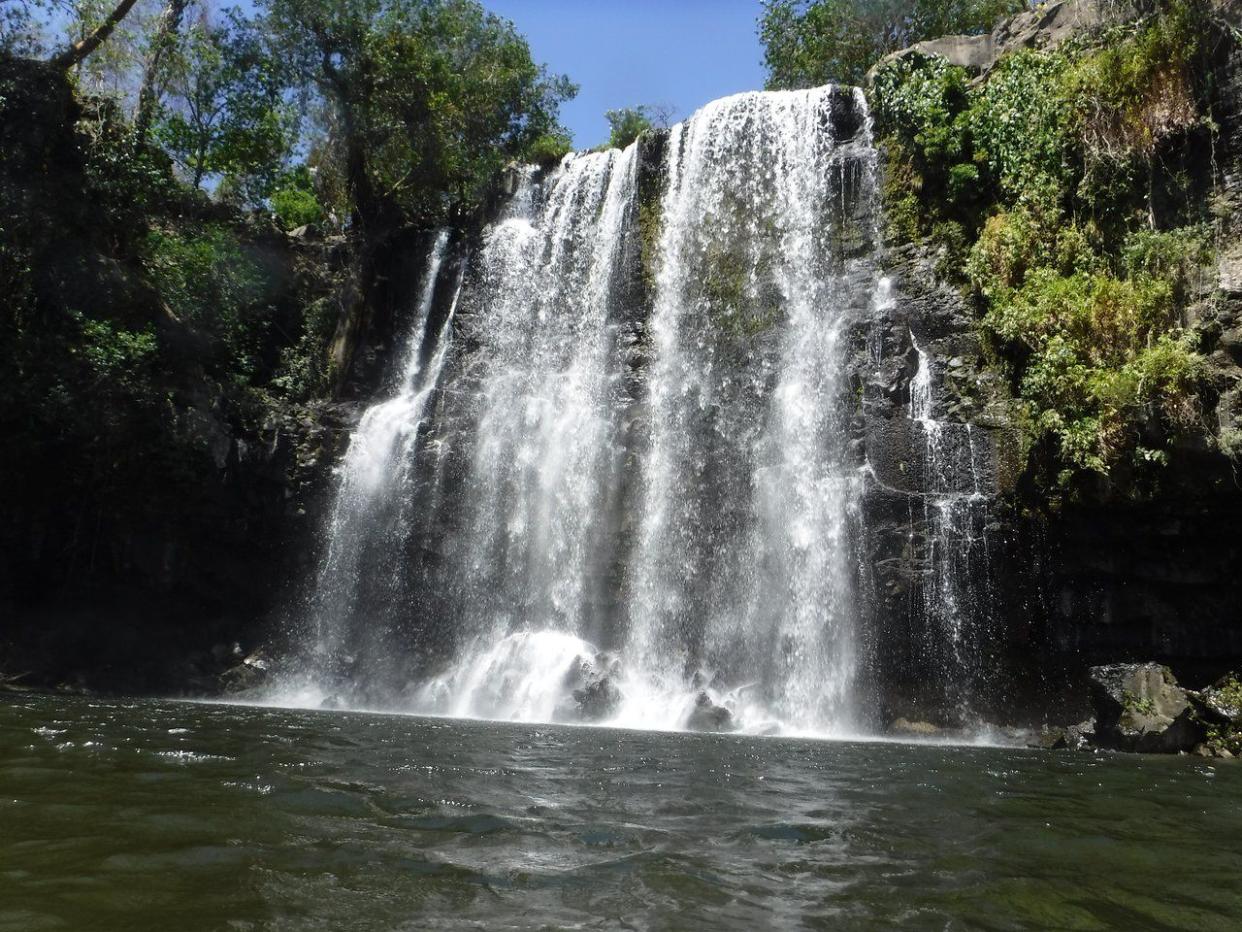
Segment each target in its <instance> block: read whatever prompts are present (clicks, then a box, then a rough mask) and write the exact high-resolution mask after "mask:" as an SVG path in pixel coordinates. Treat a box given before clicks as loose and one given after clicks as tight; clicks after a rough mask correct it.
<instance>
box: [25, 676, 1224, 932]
mask: <svg viewBox="0 0 1242 932" xmlns="http://www.w3.org/2000/svg"><path fill="white" fill-rule="evenodd" d="M1240 878H1242V766H1238V765H1236V764H1234V763H1232V762H1210V761H1202V760H1199V759H1196V758H1159V757H1137V756H1120V755H1088V754H1081V755H1080V754H1071V753H1049V752H1041V751H1033V750H1021V749H1010V748H946V747H929V746H912V745H904V744H879V743H874V744H867V743H846V742H815V741H796V740H785V739H772V738H747V737H737V736H723V735H688V734H667V733H652V732H631V731H620V730H608V729H590V728H573V727H562V726H544V725H538V726H535V725H514V724H499V723H487V722H477V721H453V720H442V719H441V720H437V719H419V718H409V717H401V716H385V715H367V714H357V713H342V712H311V711H297V710H287V709H268V708H250V707H237V706H213V705H196V704H188V703H172V702H155V701H132V702H124V701H101V700H94V699H90V700H88V699H79V698H62V697H32V696H14V697H6V698H0V930H14V932H17V930H20V932H27V930H37V929H74V930H111V929H126V930H145V929H151V930H168V929H177V930H191V929H299V930H301V929H349V930H369V929H377V930H378V929H410V930H421V929H472V928H479V929H489V930H492V929H678V930H681V929H687V930H698V929H703V930H727V929H748V930H749V929H766V928H805V929H842V928H891V927H903V928H914V929H923V928H928V929H945V928H949V929H1022V928H1058V929H1111V928H1117V929H1139V928H1142V929H1191V928H1193V929H1233V928H1237V927H1238V924H1239V922H1242V879H1240Z"/></svg>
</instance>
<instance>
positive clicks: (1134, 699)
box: [1121, 689, 1156, 718]
mask: <svg viewBox="0 0 1242 932" xmlns="http://www.w3.org/2000/svg"><path fill="white" fill-rule="evenodd" d="M1121 705H1122V707H1123V708H1124V709H1125V711H1126V712H1128V713H1129V714H1130V715H1142V716H1145V717H1148V718H1150V717H1151V716H1153V715H1155V714H1156V703H1155V702H1154V701H1153V700H1152V698H1151V697H1150V696H1142V697H1140V696H1136V695H1134V693H1132V692H1130V691H1129V690H1128V689H1126V690H1123V691H1122V693H1121Z"/></svg>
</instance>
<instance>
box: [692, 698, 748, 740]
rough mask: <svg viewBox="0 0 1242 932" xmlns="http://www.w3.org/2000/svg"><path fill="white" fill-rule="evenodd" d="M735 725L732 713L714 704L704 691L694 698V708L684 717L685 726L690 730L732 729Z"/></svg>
mask: <svg viewBox="0 0 1242 932" xmlns="http://www.w3.org/2000/svg"><path fill="white" fill-rule="evenodd" d="M735 727H736V726H735V725H734V724H733V713H732V712H730V711H729V710H728V709H726V708H725V707H724V706H721V705H716V703H715V702H713V701H712V697H711V696H709V695H708V694H707V693H705V692H701V693H699V696H698V698H697V699H695V700H694V710H693V711H692V712H691V713H690V715H689V717H688V718H687V719H686V728H687V729H689V730H690V731H732V730H733V729H734V728H735Z"/></svg>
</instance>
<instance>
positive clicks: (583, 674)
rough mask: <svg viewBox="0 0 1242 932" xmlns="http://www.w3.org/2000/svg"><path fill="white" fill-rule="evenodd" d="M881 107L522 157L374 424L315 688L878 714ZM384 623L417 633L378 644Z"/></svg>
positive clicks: (425, 704)
mask: <svg viewBox="0 0 1242 932" xmlns="http://www.w3.org/2000/svg"><path fill="white" fill-rule="evenodd" d="M868 126H869V124H868V121H867V118H866V105H865V101H864V100H863V98H862V95H861V93H860V92H854V91H842V90H837V89H832V88H822V89H818V90H811V91H799V92H780V93H752V94H742V95H738V96H736V97H730V98H726V99H724V100H720V101H716V102H714V103H712V104H710V105H708V106H707V107H706V108H704V109H703V110H702V111H700V112H699V113H698V114H696V115H695V116H694V117H693V118H692V119H690V120H688V121H687V122H685V123H684V124H679V125H678V126H675V127H673V129H672V130H671V132H670V134H669V136H668V138H667V140H666V141H665V142H664V145H663V147H662V151H663V156H662V164H657V165H655V166H654V167H655V168H658V170H659V172H658V173H659V175H660V177H661V179H662V183H661V184H659V185H657V187H656V189H655V190H650V189H649V187H650V186H647V187H644V182H643V180H642V177H641V176H643V171H644V163H642V161H641V160H642V158H643V154H642V153H640V146H639V145H637V144H636V145H634V146H631V147H630V148H628V149H626V150H625V151H616V150H613V151H609V152H603V153H593V154H586V155H571V156H569V157H568V158H567V159H565V160H564V161H563V162H562V163H561V165H559V166H558V167H557V168H556V169H554V170H552V171H551V172H549V173H546V175H545V174H544V173H541V172H538V171H536V170H534V169H527V170H524V171H523V172H521V173H519V175H518V177H517V179H516V190H515V191H514V193H513V194H512V196H511V197H510V198H509V200H508V203H507V206H506V208H505V209H504V212H503V213H502V215H501V216H500V218H499V219H498V220H497V221H496V222H495V223H494V224H493V225H492V226H491V227H490V228H489V229H488V230H487V231H486V233H485V236H484V240H483V244H482V249H481V250H480V251H479V252H478V254H477V255H476V256H475V257H474V259H473V260H472V262H471V263H470V268H469V271H468V272H467V273H466V275H465V283H464V286H462V290H461V295H460V308H459V310H458V312H457V314H456V317H455V319H453V318H450V319H449V320H448V322H446V323H445V324H444V326H443V327H442V329H441V332H440V334H439V335H438V337H437V338H436V340H435V347H436V349H435V358H436V359H437V360H438V363H434V364H432V365H430V366H428V367H427V370H426V371H424V370H423V369H422V368H420V367H419V366H420V364H419V363H418V362H417V360H418V359H421V358H423V357H422V356H417V355H416V356H415V357H412V360H413V361H411V362H409V364H408V366H407V370H408V371H407V373H406V375H405V377H404V378H403V382H402V384H403V386H404V387H403V389H402V390H401V391H400V392H399V393H398V395H397V396H395V397H394V398H392V399H389V400H388V401H385V402H382V403H380V404H378V405H376V406H375V407H373V408H372V409H370V410H369V411H368V412H367V414H366V416H365V417H364V418H363V421H362V423H361V425H360V426H359V428H358V431H357V432H356V434H355V436H354V438H353V440H352V441H351V444H350V448H349V453H348V454H347V456H346V459H345V464H344V466H343V467H342V472H341V479H340V489H339V492H338V495H337V502H336V508H335V510H334V513H333V519H332V524H331V526H330V528H329V529H328V534H329V548H328V556H327V558H326V559H325V562H324V568H323V570H322V571H321V573H320V576H319V580H318V589H317V595H316V597H315V610H314V612H313V617H314V618H315V619H316V620H317V634H316V650H315V652H314V656H315V657H318V658H321V659H320V660H319V661H318V666H315V665H314V664H312V665H311V667H310V673H309V675H306V674H304V675H303V679H302V683H303V685H304V686H305V684H307V683H309V684H311V686H310V689H308V690H305V691H304V693H303V697H304V699H305V698H306V697H308V696H312V695H313V693H314V690H318V691H319V694H320V695H323V694H326V693H327V692H329V691H331V692H334V693H336V694H337V695H338V696H340V698H341V699H342V701H344V702H346V703H355V704H359V703H361V704H368V705H372V706H376V705H382V706H387V707H395V708H402V709H407V710H411V711H420V712H428V713H441V714H451V715H461V716H480V717H497V718H517V719H523V720H548V719H570V720H591V721H604V722H611V723H617V724H623V725H631V726H638V727H655V728H678V727H684V726H687V725H690V726H694V727H713V728H723V727H732V726H736V727H742V728H746V729H751V730H772V729H779V730H782V731H786V732H799V733H828V732H840V731H843V730H849V729H851V728H852V727H853V726H854V719H853V710H852V708H851V699H852V696H853V691H854V690H853V685H854V678H855V668H856V666H857V660H856V654H857V650H856V643H855V640H856V632H855V630H854V629H855V617H856V611H855V603H856V601H857V600H856V597H855V593H854V577H855V574H856V566H857V562H856V558H855V555H854V552H853V543H852V539H851V537H852V534H851V527H852V525H853V523H854V521H855V517H856V504H857V498H858V494H859V492H860V489H861V476H862V473H861V471H860V469H859V465H860V464H859V463H858V462H857V461H856V456H855V454H854V453H851V451H850V444H849V422H850V418H851V416H852V412H853V408H854V406H855V403H856V402H855V398H854V389H853V388H852V386H851V385H850V384H849V380H848V378H847V366H846V361H847V356H848V352H849V347H848V343H849V340H850V333H851V331H850V327H851V326H852V325H854V324H855V323H857V321H856V319H855V317H856V316H857V314H858V313H859V311H860V309H861V310H862V311H865V310H866V309H867V308H869V307H870V306H871V303H872V292H873V291H874V290H875V288H876V284H877V280H878V276H877V273H876V269H875V267H874V228H875V223H874V213H875V203H874V199H875V187H876V186H875V153H874V150H873V148H872V146H871V141H870V137H869V128H868ZM648 158H650V156H648ZM444 249H445V243H444V240H443V239H441V240H439V241H438V243H437V247H436V248H435V249H433V251H432V258H431V260H430V265H429V268H428V270H427V275H426V277H425V284H424V295H423V297H422V299H421V300H420V303H419V308H418V309H417V314H416V318H417V322H416V329H418V328H423V329H425V328H426V327H427V323H426V322H427V319H428V312H427V309H428V308H429V307H430V306H431V303H432V300H433V297H434V295H433V292H434V289H435V288H436V287H437V286H436V280H437V277H440V278H442V277H443V276H438V275H437V273H438V271H439V268H438V267H439V264H440V263H441V262H443V254H444ZM636 283H639V284H636ZM454 304H456V299H454ZM431 336H432V335H429V338H430V337H431ZM450 337H451V346H450ZM418 342H420V341H419V340H413V341H412V343H418ZM410 367H413V368H410ZM441 369H442V370H443V371H442V372H441ZM433 398H434V401H430V400H431V399H433ZM395 499H401V500H402V501H395ZM410 502H412V504H410ZM394 514H395V515H396V516H397V517H393V515H394ZM376 551H384V553H383V554H382V555H381V559H380V561H379V563H378V565H371V564H369V563H368V562H367V559H368V557H367V555H368V554H369V553H375V552H376ZM394 574H395V576H396V577H399V579H400V584H399V585H398V584H396V582H394V580H393V579H391V578H390V577H391V576H393V575H394ZM377 578H378V579H379V582H378V583H377V582H376V579H377ZM361 579H370V580H371V582H369V583H367V584H366V585H365V586H362V584H361V583H360V582H359V580H361ZM396 616H404V618H405V620H404V621H403V622H402V623H400V624H395V623H394V622H393V618H395V617H396ZM368 617H369V618H371V619H372V622H371V623H372V624H375V625H377V626H378V628H379V629H380V630H381V631H383V632H389V631H392V630H401V631H404V632H412V633H410V635H409V637H408V639H407V641H406V642H405V643H404V644H400V645H397V644H394V643H392V639H391V638H387V637H386V636H385V637H383V638H381V639H380V642H379V643H382V644H383V645H384V653H385V656H384V657H382V658H381V657H379V656H377V655H376V654H377V652H375V651H372V652H371V653H372V657H371V658H370V659H367V658H366V657H364V656H363V655H362V654H361V653H360V651H359V648H358V645H359V644H361V643H365V642H366V640H367V638H368V637H370V636H371V635H370V634H369V633H368V631H367V630H366V626H367V624H368V621H367V619H368ZM398 648H399V649H398ZM343 657H344V659H342V658H343ZM394 657H398V658H399V662H394V661H393V658H394ZM324 658H326V660H327V661H328V662H324ZM360 658H361V659H360ZM329 668H332V669H335V670H343V671H345V672H344V673H343V674H342V676H343V682H344V685H341V682H342V681H341V680H339V679H338V681H337V682H336V683H330V682H328V681H327V679H326V677H325V673H326V671H327V670H328V669H329Z"/></svg>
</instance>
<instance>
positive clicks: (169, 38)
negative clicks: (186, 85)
mask: <svg viewBox="0 0 1242 932" xmlns="http://www.w3.org/2000/svg"><path fill="white" fill-rule="evenodd" d="M188 3H189V0H168V4H167V6H165V7H164V12H163V13H161V14H160V21H159V25H158V26H157V27H156V30H155V38H154V39H153V40H152V42H151V53H150V54H149V55H148V56H147V63H146V67H145V68H143V71H142V85H141V86H140V87H139V89H138V112H137V114H135V116H134V132H135V133H136V134H137V136H138V138H139V139H140V140H142V139H146V138H147V130H148V129H149V128H150V126H151V119H152V118H153V117H154V116H155V105H156V104H157V103H158V102H159V97H160V93H159V90H158V89H157V84H158V83H159V80H160V68H161V66H162V65H163V63H164V59H165V57H166V56H167V55H168V53H169V52H170V51H172V47H173V44H174V43H175V42H176V37H177V33H178V32H179V31H180V29H181V18H182V16H184V15H185V8H186V6H187V5H188Z"/></svg>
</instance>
